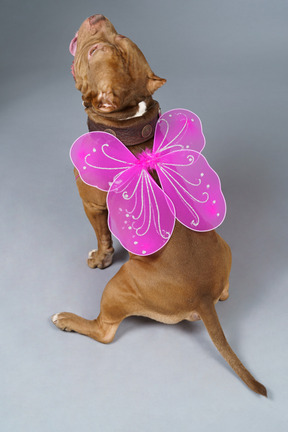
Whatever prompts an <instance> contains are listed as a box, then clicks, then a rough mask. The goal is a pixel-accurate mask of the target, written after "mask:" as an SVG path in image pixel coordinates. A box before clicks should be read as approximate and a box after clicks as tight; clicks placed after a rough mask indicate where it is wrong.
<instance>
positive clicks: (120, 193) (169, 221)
mask: <svg viewBox="0 0 288 432" xmlns="http://www.w3.org/2000/svg"><path fill="white" fill-rule="evenodd" d="M204 146H205V138H204V135H203V133H202V126H201V122H200V119H199V118H198V117H197V116H196V115H195V114H194V113H192V112H191V111H188V110H185V109H175V110H171V111H168V112H166V113H165V114H163V115H162V116H161V117H160V119H159V120H158V123H157V125H156V130H155V137H154V144H153V149H152V151H151V150H146V151H143V152H142V153H140V154H138V155H137V157H136V156H134V155H133V154H132V153H131V152H130V151H129V150H128V149H127V148H126V147H125V146H124V144H122V142H121V141H119V140H118V139H117V138H116V137H114V136H113V135H110V134H108V133H105V132H90V133H87V134H84V135H82V136H81V137H79V138H78V139H77V140H76V141H75V142H74V144H73V145H72V147H71V151H70V157H71V160H72V163H73V164H74V166H75V167H76V168H77V170H78V172H79V175H80V177H81V179H82V180H83V181H84V182H85V183H87V184H88V185H90V186H95V187H97V188H99V189H102V190H104V191H108V195H107V206H108V210H109V218H108V224H109V227H110V230H111V232H112V233H113V234H114V235H115V237H117V238H118V240H119V241H120V243H121V244H122V245H123V246H124V247H125V248H126V249H127V250H128V251H129V252H131V253H133V254H136V255H150V254H152V253H154V252H157V251H158V250H159V249H161V248H162V247H163V246H164V245H165V244H166V243H167V242H168V240H169V239H170V237H171V235H172V232H173V229H174V224H175V218H177V219H178V220H179V222H181V223H182V224H183V225H185V226H186V227H187V228H189V229H191V230H194V231H211V230H213V229H215V228H217V227H218V226H219V225H220V224H221V223H222V222H223V220H224V218H225V214H226V203H225V199H224V196H223V194H222V192H221V184H220V179H219V177H218V175H217V174H216V173H215V171H213V170H212V168H211V167H210V166H209V164H208V162H207V161H206V159H205V158H204V156H202V154H201V153H200V152H201V150H202V149H203V148H204ZM153 171H154V172H155V171H156V172H157V175H158V177H159V180H160V183H161V186H162V189H161V188H160V187H159V186H158V185H157V183H156V182H155V181H154V179H153V178H152V176H151V174H150V173H152V172H153Z"/></svg>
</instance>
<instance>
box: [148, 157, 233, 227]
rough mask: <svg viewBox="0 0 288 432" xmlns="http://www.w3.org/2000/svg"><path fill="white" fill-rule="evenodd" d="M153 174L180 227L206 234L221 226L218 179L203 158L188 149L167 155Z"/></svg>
mask: <svg viewBox="0 0 288 432" xmlns="http://www.w3.org/2000/svg"><path fill="white" fill-rule="evenodd" d="M156 170H157V173H158V176H159V179H160V182H161V185H162V187H163V190H164V191H165V193H166V194H167V195H168V196H169V197H170V198H171V200H172V202H173V204H174V206H175V209H176V218H177V219H178V220H179V221H180V222H181V223H182V224H183V225H185V226H187V227H188V228H190V229H192V230H194V231H210V230H212V229H215V228H217V227H218V226H219V225H220V224H221V223H222V222H223V220H224V218H225V215H226V203H225V199H224V196H223V194H222V191H221V184H220V179H219V177H218V175H217V174H216V172H215V171H213V169H212V168H211V167H210V165H209V164H208V162H207V161H206V159H205V158H204V156H202V155H201V154H200V153H198V152H195V151H193V150H189V149H183V150H175V151H171V152H170V153H168V154H165V155H163V156H162V157H161V160H160V161H159V162H158V164H157V167H156Z"/></svg>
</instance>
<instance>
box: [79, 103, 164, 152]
mask: <svg viewBox="0 0 288 432" xmlns="http://www.w3.org/2000/svg"><path fill="white" fill-rule="evenodd" d="M85 111H86V113H87V115H88V129H89V131H90V132H92V131H101V132H108V133H111V134H112V135H114V136H116V137H117V138H118V139H119V140H120V141H122V142H123V144H125V145H126V146H127V147H130V146H133V145H138V144H142V143H145V142H146V141H148V140H150V139H152V138H153V136H154V131H155V127H156V123H157V120H158V118H159V114H160V108H159V104H158V102H157V101H154V100H153V99H152V98H151V99H150V100H149V101H147V102H146V101H143V102H140V103H139V104H138V106H136V107H134V108H131V109H129V110H125V111H121V112H115V113H109V114H102V113H101V114H99V113H96V112H95V111H94V110H93V109H92V108H91V107H88V108H86V110H85Z"/></svg>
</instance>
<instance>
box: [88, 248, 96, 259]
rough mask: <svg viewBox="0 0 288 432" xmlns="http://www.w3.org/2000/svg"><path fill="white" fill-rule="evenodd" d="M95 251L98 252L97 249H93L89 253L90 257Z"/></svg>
mask: <svg viewBox="0 0 288 432" xmlns="http://www.w3.org/2000/svg"><path fill="white" fill-rule="evenodd" d="M94 252H97V249H93V250H91V251H90V252H89V253H88V258H92V255H93V253H94Z"/></svg>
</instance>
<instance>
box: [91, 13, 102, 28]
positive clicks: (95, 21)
mask: <svg viewBox="0 0 288 432" xmlns="http://www.w3.org/2000/svg"><path fill="white" fill-rule="evenodd" d="M88 19H89V23H90V25H91V26H95V25H96V24H98V22H99V21H103V20H105V17H104V15H100V14H96V15H92V16H90V17H89V18H88Z"/></svg>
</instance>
